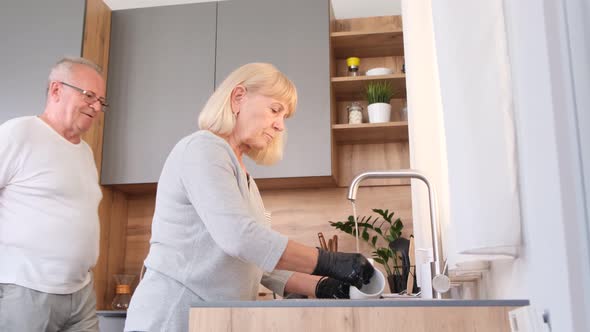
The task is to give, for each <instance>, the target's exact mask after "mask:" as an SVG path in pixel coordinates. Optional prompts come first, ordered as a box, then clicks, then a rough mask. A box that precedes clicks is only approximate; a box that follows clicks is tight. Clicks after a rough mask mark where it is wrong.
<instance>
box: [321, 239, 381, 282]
mask: <svg viewBox="0 0 590 332" xmlns="http://www.w3.org/2000/svg"><path fill="white" fill-rule="evenodd" d="M318 251H319V252H318V263H317V265H316V267H315V269H314V271H313V272H312V274H313V275H320V276H327V277H332V278H334V279H338V280H340V281H343V282H346V283H349V284H351V285H353V286H355V287H357V288H361V287H362V286H363V284H368V283H369V280H371V277H372V276H373V273H375V268H374V267H373V265H371V263H369V261H368V260H367V259H366V258H365V256H363V255H361V254H354V253H343V252H330V251H326V250H323V249H318Z"/></svg>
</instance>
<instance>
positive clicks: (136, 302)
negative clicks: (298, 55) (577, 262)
mask: <svg viewBox="0 0 590 332" xmlns="http://www.w3.org/2000/svg"><path fill="white" fill-rule="evenodd" d="M296 103H297V93H296V90H295V87H294V85H293V83H292V82H291V81H290V80H289V79H288V78H287V77H285V76H284V75H283V74H282V73H281V72H279V71H278V70H277V69H276V68H275V67H273V66H272V65H270V64H264V63H251V64H247V65H244V66H242V67H240V68H238V69H237V70H235V71H234V72H233V73H231V74H230V75H229V76H228V77H227V78H226V79H225V81H224V82H223V83H222V84H221V85H220V86H219V88H218V89H217V90H216V91H215V92H214V93H213V95H212V96H211V97H210V98H209V101H208V102H207V104H206V105H205V108H204V109H203V110H202V112H201V115H200V118H199V127H200V128H201V130H200V131H197V132H195V133H193V134H192V135H189V136H187V137H185V138H183V139H182V140H180V142H179V143H178V144H177V145H176V146H175V147H174V149H173V150H172V152H171V153H170V155H169V156H168V159H167V160H166V163H165V165H164V168H163V170H162V175H161V176H160V181H159V182H158V192H157V196H156V209H155V213H154V218H153V223H152V239H151V242H150V251H149V254H148V256H147V258H146V260H145V266H146V273H145V276H144V278H143V279H142V280H141V282H140V284H139V286H138V287H137V289H136V290H135V294H134V295H133V298H132V300H131V304H130V307H129V310H128V312H127V321H126V326H125V331H164V330H165V331H186V330H187V329H188V312H189V308H190V305H191V304H192V303H195V302H198V301H219V300H255V299H256V294H257V292H258V287H259V284H260V283H261V282H262V284H264V285H265V286H267V287H269V288H270V289H272V290H273V291H274V292H276V293H279V294H285V293H297V294H303V295H309V296H316V297H322V298H347V297H348V288H349V285H355V286H359V287H360V286H362V285H363V283H367V282H368V281H369V279H370V278H371V276H372V275H373V272H374V269H373V267H372V266H371V264H370V263H369V262H368V261H367V259H366V258H365V257H363V256H362V255H360V254H353V253H336V252H327V251H324V250H321V249H320V250H318V249H317V248H314V247H309V246H306V245H303V244H300V243H297V242H295V241H292V240H289V239H288V238H287V237H285V236H284V235H281V234H280V233H278V232H276V231H273V230H271V229H270V227H269V223H268V222H267V220H266V218H265V210H264V206H263V204H262V200H261V197H260V193H259V192H258V188H257V187H256V183H255V182H254V180H253V179H252V177H250V175H249V174H248V171H247V170H246V167H245V165H244V161H243V158H244V155H247V156H248V157H250V158H251V159H253V160H254V161H256V162H257V163H259V164H272V163H274V162H276V161H278V160H279V159H280V158H281V156H282V148H283V140H282V138H283V132H284V130H285V119H287V118H289V117H290V116H292V115H293V113H294V112H295V106H296ZM265 272H266V273H265ZM320 276H325V277H320Z"/></svg>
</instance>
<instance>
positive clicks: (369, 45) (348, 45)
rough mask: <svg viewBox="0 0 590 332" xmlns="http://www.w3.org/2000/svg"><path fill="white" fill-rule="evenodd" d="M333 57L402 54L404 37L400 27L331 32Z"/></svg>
mask: <svg viewBox="0 0 590 332" xmlns="http://www.w3.org/2000/svg"><path fill="white" fill-rule="evenodd" d="M330 37H331V39H332V48H333V50H334V51H333V52H334V57H335V58H337V59H343V58H347V57H350V56H356V57H360V58H363V57H380V56H390V55H404V38H403V32H402V30H401V29H395V30H390V31H342V32H332V33H331V34H330Z"/></svg>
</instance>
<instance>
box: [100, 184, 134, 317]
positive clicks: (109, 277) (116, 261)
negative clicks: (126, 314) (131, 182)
mask: <svg viewBox="0 0 590 332" xmlns="http://www.w3.org/2000/svg"><path fill="white" fill-rule="evenodd" d="M112 197H113V200H112V201H111V214H110V216H109V222H108V223H109V238H108V246H107V247H105V248H101V249H103V250H102V253H104V254H105V255H106V256H107V257H106V260H107V262H106V267H107V268H106V274H105V279H106V291H105V292H104V300H103V301H104V302H103V308H105V309H111V307H110V305H111V302H112V300H113V298H114V296H115V286H116V284H115V280H114V278H113V276H114V275H115V274H121V273H124V272H125V271H124V261H125V245H126V238H127V235H126V226H127V213H128V212H127V211H128V210H127V205H128V204H127V197H126V196H125V194H123V193H121V192H117V191H115V192H113V194H112ZM97 295H98V294H97Z"/></svg>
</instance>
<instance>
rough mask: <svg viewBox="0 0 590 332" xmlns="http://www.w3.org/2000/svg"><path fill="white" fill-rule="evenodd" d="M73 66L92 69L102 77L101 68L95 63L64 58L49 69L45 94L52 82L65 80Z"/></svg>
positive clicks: (82, 59)
mask: <svg viewBox="0 0 590 332" xmlns="http://www.w3.org/2000/svg"><path fill="white" fill-rule="evenodd" d="M74 65H82V66H86V67H89V68H91V69H94V71H96V72H97V73H98V74H99V75H102V68H100V66H98V65H97V64H96V63H94V62H92V61H90V60H88V59H84V58H81V57H64V58H62V59H60V60H59V61H58V62H57V63H56V64H55V65H54V66H53V68H51V72H50V73H49V78H48V80H47V91H46V94H47V93H49V85H50V84H51V82H52V81H63V80H67V79H68V78H69V76H70V74H71V72H72V67H73V66H74Z"/></svg>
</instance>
